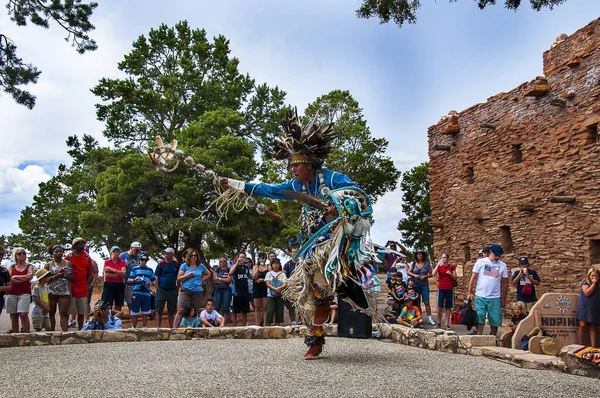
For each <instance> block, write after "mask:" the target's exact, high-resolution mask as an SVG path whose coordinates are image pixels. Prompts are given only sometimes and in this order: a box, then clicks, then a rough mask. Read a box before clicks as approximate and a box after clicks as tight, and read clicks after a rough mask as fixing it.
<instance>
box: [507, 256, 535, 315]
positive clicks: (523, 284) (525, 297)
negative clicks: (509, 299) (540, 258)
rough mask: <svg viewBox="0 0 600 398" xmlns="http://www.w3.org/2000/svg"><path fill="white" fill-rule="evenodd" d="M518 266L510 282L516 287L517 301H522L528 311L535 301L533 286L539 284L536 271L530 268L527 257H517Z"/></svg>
mask: <svg viewBox="0 0 600 398" xmlns="http://www.w3.org/2000/svg"><path fill="white" fill-rule="evenodd" d="M519 266H520V267H521V268H519V270H518V271H515V272H514V273H513V276H512V283H513V285H514V286H516V287H517V301H518V302H521V303H523V306H524V307H525V311H526V312H527V313H529V311H531V309H532V308H533V305H534V304H535V303H536V302H537V296H536V294H535V287H536V286H539V284H540V277H539V275H538V273H537V272H535V271H534V270H532V269H531V266H530V265H529V259H528V258H527V257H521V258H519Z"/></svg>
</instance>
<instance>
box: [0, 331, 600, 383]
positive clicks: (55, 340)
mask: <svg viewBox="0 0 600 398" xmlns="http://www.w3.org/2000/svg"><path fill="white" fill-rule="evenodd" d="M324 329H325V333H326V335H328V336H331V337H334V336H337V325H328V324H327V325H324ZM307 331H308V329H307V328H306V326H268V327H260V326H245V327H222V328H211V329H208V328H192V329H168V328H161V329H158V328H149V329H120V330H87V331H74V332H35V333H11V334H0V348H4V347H26V346H44V345H63V344H90V343H115V342H134V341H176V340H194V339H286V338H297V337H303V336H305V335H306V333H307ZM373 331H374V332H375V333H377V334H378V335H379V336H380V338H382V339H386V340H389V341H391V342H394V343H399V344H404V345H409V346H412V347H418V348H425V349H428V350H436V351H442V352H448V353H454V354H465V355H477V356H479V355H481V356H486V357H490V358H494V359H498V360H501V361H505V362H508V363H511V364H514V365H517V366H522V367H524V368H527V369H544V370H554V371H560V372H566V373H571V374H576V375H580V376H587V377H596V378H599V377H600V369H597V368H595V367H593V366H591V365H586V364H584V363H582V362H580V361H579V360H578V358H576V357H575V356H574V355H573V352H575V351H576V350H577V349H579V348H581V346H579V345H569V346H566V347H563V349H562V350H561V352H560V354H559V356H558V357H553V356H548V355H537V354H532V353H531V352H529V351H521V350H514V349H510V348H503V347H496V338H495V337H494V336H477V335H475V336H471V335H467V336H458V335H457V334H456V333H455V332H453V331H444V330H442V329H428V330H424V329H411V328H407V327H405V326H400V325H388V324H373Z"/></svg>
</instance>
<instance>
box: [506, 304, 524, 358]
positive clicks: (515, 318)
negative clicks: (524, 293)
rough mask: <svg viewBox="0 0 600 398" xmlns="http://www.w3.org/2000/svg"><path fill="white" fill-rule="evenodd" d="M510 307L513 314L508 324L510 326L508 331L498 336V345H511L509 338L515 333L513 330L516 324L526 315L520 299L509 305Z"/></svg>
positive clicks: (508, 346) (515, 328)
mask: <svg viewBox="0 0 600 398" xmlns="http://www.w3.org/2000/svg"><path fill="white" fill-rule="evenodd" d="M511 309H512V312H513V315H512V317H511V318H510V323H509V324H508V326H510V332H506V333H503V334H502V336H500V347H507V348H510V347H511V340H512V338H513V335H514V334H515V330H517V325H518V324H519V322H521V321H522V320H523V319H525V318H526V317H527V314H526V313H525V306H524V305H523V303H521V302H520V301H517V302H516V303H514V304H513V305H512V306H511Z"/></svg>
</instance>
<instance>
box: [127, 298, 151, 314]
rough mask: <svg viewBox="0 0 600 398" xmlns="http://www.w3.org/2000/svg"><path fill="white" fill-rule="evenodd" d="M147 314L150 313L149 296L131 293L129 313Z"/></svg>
mask: <svg viewBox="0 0 600 398" xmlns="http://www.w3.org/2000/svg"><path fill="white" fill-rule="evenodd" d="M140 314H142V315H149V314H150V296H149V295H148V296H147V295H145V294H137V293H133V294H132V295H131V305H130V306H129V315H140Z"/></svg>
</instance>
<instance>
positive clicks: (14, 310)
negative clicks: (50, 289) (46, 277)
mask: <svg viewBox="0 0 600 398" xmlns="http://www.w3.org/2000/svg"><path fill="white" fill-rule="evenodd" d="M13 261H14V263H13V264H11V265H10V266H9V267H8V273H9V274H10V281H11V283H12V288H11V289H10V290H9V291H8V292H7V293H6V312H7V313H8V314H10V323H11V327H12V329H11V331H12V332H15V333H17V332H19V331H20V330H21V329H19V321H21V327H22V328H23V332H25V333H29V331H30V330H31V326H30V324H29V307H30V305H31V282H30V281H31V279H32V278H33V266H32V265H31V264H29V263H27V252H26V251H25V249H24V248H22V247H17V248H16V249H14V251H13Z"/></svg>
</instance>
